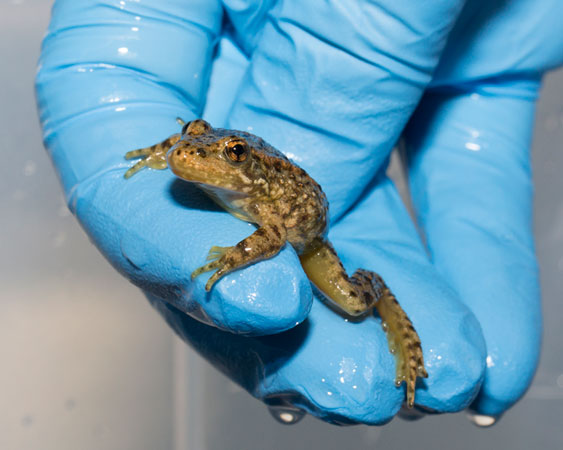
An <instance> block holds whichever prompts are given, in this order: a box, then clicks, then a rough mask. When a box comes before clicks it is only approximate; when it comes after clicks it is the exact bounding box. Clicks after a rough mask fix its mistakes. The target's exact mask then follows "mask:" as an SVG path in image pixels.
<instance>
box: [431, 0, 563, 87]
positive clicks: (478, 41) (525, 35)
mask: <svg viewBox="0 0 563 450" xmlns="http://www.w3.org/2000/svg"><path fill="white" fill-rule="evenodd" d="M561 17H563V2H561V1H559V0H545V1H543V2H541V3H538V2H535V1H533V0H520V1H516V2H507V1H505V0H492V1H489V2H487V3H486V7H485V5H484V4H483V2H482V1H480V0H468V1H467V2H466V3H465V6H464V9H463V12H462V13H461V14H460V16H459V19H458V20H457V22H456V25H455V27H454V28H453V30H452V31H451V33H450V35H449V38H448V43H447V45H446V47H445V49H444V51H443V53H442V57H441V59H440V64H439V65H438V67H437V68H436V72H435V73H434V77H433V80H432V83H431V84H432V86H444V85H446V86H452V85H456V84H457V85H459V84H462V83H473V82H474V80H478V79H483V78H492V77H498V76H501V77H502V76H505V75H506V74H507V73H543V72H545V71H547V70H549V69H553V68H554V67H557V66H559V65H561V64H563V35H562V34H561V31H560V28H561V27H560V18H561ZM488 87H489V88H490V89H491V90H494V89H495V85H494V84H491V85H490V86H488Z"/></svg>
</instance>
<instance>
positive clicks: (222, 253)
mask: <svg viewBox="0 0 563 450" xmlns="http://www.w3.org/2000/svg"><path fill="white" fill-rule="evenodd" d="M231 248H232V247H218V246H215V245H214V246H213V247H211V249H210V250H209V253H208V254H207V261H210V262H208V263H207V264H205V265H204V266H201V267H199V268H197V269H196V270H194V271H193V272H192V280H194V279H195V278H196V277H198V276H199V275H201V274H202V273H205V272H210V271H212V270H215V271H216V272H215V273H214V274H213V275H211V277H209V280H207V283H205V290H206V291H208V292H209V291H210V290H211V288H212V287H213V285H214V284H215V283H216V282H217V281H218V280H219V279H220V278H221V277H222V276H223V275H225V274H226V273H227V272H228V271H229V270H230V269H231V268H230V267H229V264H228V261H227V257H226V254H227V252H228V251H229V250H230V249H231Z"/></svg>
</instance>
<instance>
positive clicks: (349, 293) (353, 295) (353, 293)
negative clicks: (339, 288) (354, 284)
mask: <svg viewBox="0 0 563 450" xmlns="http://www.w3.org/2000/svg"><path fill="white" fill-rule="evenodd" d="M348 295H350V297H357V296H358V294H356V291H350V292H348Z"/></svg>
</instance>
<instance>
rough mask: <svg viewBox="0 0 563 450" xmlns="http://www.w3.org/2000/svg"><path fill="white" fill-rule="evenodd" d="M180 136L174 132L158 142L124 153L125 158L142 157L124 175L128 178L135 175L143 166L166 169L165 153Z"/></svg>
mask: <svg viewBox="0 0 563 450" xmlns="http://www.w3.org/2000/svg"><path fill="white" fill-rule="evenodd" d="M180 138H181V136H180V135H179V134H174V135H172V136H170V137H169V138H168V139H165V140H164V141H162V142H159V143H158V144H155V145H152V146H151V147H145V148H140V149H138V150H132V151H130V152H127V153H125V159H135V158H142V159H141V160H140V161H138V162H137V163H136V164H135V165H134V166H133V167H131V168H130V169H129V170H128V171H127V172H125V175H124V177H125V178H130V177H132V176H133V175H135V174H136V173H137V172H138V171H139V170H141V169H142V168H143V167H150V168H151V169H159V170H161V169H166V167H168V164H167V162H166V153H167V152H168V150H170V148H171V147H172V146H173V145H174V144H176V142H178V141H179V140H180Z"/></svg>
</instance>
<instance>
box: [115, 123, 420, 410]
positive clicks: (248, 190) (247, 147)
mask: <svg viewBox="0 0 563 450" xmlns="http://www.w3.org/2000/svg"><path fill="white" fill-rule="evenodd" d="M179 121H180V120H179ZM180 122H181V121H180ZM181 123H182V124H183V128H182V132H181V133H180V134H174V135H172V136H170V137H169V138H168V139H166V140H164V141H162V142H160V143H158V144H155V145H153V146H151V147H146V148H143V149H139V150H133V151H130V152H128V153H127V154H126V155H125V157H126V158H127V159H134V158H141V160H140V161H138V162H137V163H136V164H135V165H134V166H133V167H131V168H130V169H129V170H128V171H127V172H126V173H125V178H129V177H131V176H132V175H134V174H135V173H137V172H138V171H139V170H140V169H142V168H143V167H150V168H153V169H165V168H167V167H169V168H170V169H171V170H172V172H173V173H174V174H175V175H177V176H178V177H180V178H182V179H184V180H186V181H189V182H191V183H195V184H196V185H197V186H198V187H200V188H201V189H202V190H203V191H204V192H205V193H206V194H207V195H209V196H210V197H211V198H212V199H213V200H214V201H215V202H217V203H218V204H219V205H220V206H221V207H223V208H224V209H226V210H227V211H228V212H229V213H231V214H232V215H234V216H235V217H237V218H239V219H242V220H245V221H248V222H252V223H254V224H256V225H257V226H258V228H257V230H256V231H255V232H254V233H252V234H251V235H250V236H248V237H247V238H246V239H243V240H242V241H240V242H239V243H238V244H236V245H234V246H233V247H217V246H214V247H211V249H210V251H209V255H208V257H207V260H208V261H209V262H208V263H206V264H205V265H203V266H202V267H200V268H198V269H196V270H195V271H194V272H193V273H192V275H191V277H192V279H194V278H195V277H197V276H198V275H201V274H202V273H205V272H213V273H212V275H211V277H210V278H209V280H208V281H207V283H206V285H205V289H206V290H207V291H209V290H211V288H212V287H213V285H214V284H215V283H216V282H217V281H218V280H219V279H220V278H221V277H223V276H224V275H226V274H228V273H229V272H232V271H234V270H237V269H240V268H242V267H245V266H247V265H249V264H253V263H255V262H258V261H260V260H263V259H267V258H271V257H272V256H275V255H276V254H277V253H278V252H279V251H280V250H281V248H282V247H283V246H284V245H285V244H286V242H289V243H290V244H291V245H292V246H293V247H294V248H295V250H296V252H297V253H298V254H299V258H300V261H301V265H302V267H303V270H304V271H305V273H306V274H307V277H308V278H309V279H310V280H311V282H312V283H313V284H314V285H315V286H316V287H317V288H318V289H319V291H321V292H322V293H323V294H324V296H326V298H327V299H328V300H330V301H331V303H332V305H333V306H334V307H335V308H336V309H337V310H339V311H341V312H342V313H344V314H346V315H349V316H353V317H359V318H361V317H365V316H367V315H368V314H369V313H370V312H371V311H372V309H373V308H376V309H377V312H378V313H379V316H380V317H381V320H382V325H383V328H384V330H385V331H386V333H387V339H388V342H389V348H390V350H391V352H392V353H394V354H395V357H396V365H397V372H396V380H395V383H396V385H397V386H400V385H401V383H402V382H403V381H405V382H406V385H407V406H409V407H412V406H413V405H414V397H415V394H414V392H415V384H416V379H417V377H423V378H426V377H427V376H428V374H427V372H426V369H425V368H424V360H423V355H422V348H421V344H420V339H419V337H418V334H417V333H416V331H415V329H414V327H413V325H412V323H411V321H410V319H409V318H408V317H407V315H406V313H405V312H404V311H403V309H402V308H401V306H400V305H399V303H398V302H397V300H396V298H395V296H394V295H393V294H392V293H391V291H390V290H389V288H388V287H387V286H386V285H385V282H384V281H383V280H382V278H381V277H380V276H379V275H378V274H376V273H374V272H370V271H367V270H364V269H358V270H357V271H356V272H355V273H354V274H353V275H352V276H351V277H349V276H348V275H347V274H346V271H345V270H344V267H343V265H342V263H341V262H340V259H339V258H338V256H337V254H336V252H335V250H334V248H333V247H332V245H331V244H330V242H329V241H328V240H327V238H326V233H327V228H328V202H327V199H326V196H325V194H324V192H323V191H322V189H321V187H320V186H319V185H318V184H317V183H316V182H315V181H314V180H313V179H312V178H311V177H310V176H309V175H308V174H307V172H305V171H304V170H303V169H301V168H300V167H298V166H297V165H295V164H294V163H293V162H291V161H290V160H289V159H288V158H286V157H285V156H284V155H283V154H282V153H281V152H279V151H278V150H276V149H275V148H273V147H272V146H271V145H269V144H268V143H266V142H265V141H264V140H263V139H261V138H259V137H258V136H255V135H253V134H250V133H246V132H242V131H236V130H227V129H222V128H213V127H212V126H211V125H210V124H209V123H207V122H206V121H204V120H201V119H198V120H194V121H192V122H189V123H186V124H184V123H183V122H181Z"/></svg>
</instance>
